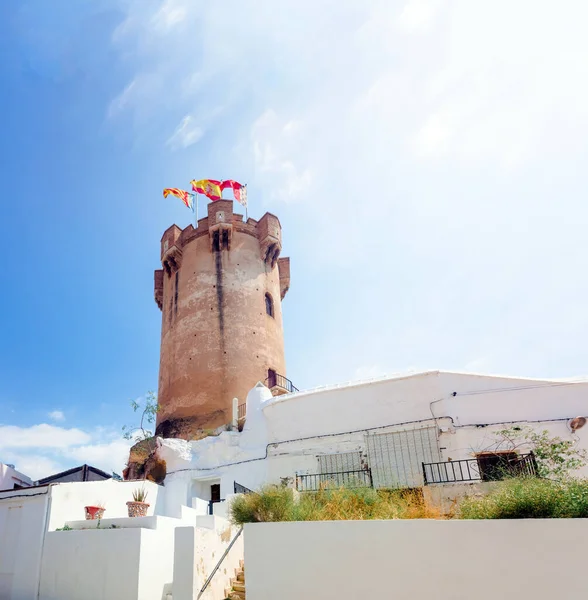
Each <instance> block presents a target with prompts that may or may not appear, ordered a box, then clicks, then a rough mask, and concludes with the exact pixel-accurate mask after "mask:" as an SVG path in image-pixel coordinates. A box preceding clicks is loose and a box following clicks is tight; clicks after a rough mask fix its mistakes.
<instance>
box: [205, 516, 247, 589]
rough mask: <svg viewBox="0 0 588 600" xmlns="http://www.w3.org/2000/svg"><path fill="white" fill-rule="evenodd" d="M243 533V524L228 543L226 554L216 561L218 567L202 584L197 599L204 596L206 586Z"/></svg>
mask: <svg viewBox="0 0 588 600" xmlns="http://www.w3.org/2000/svg"><path fill="white" fill-rule="evenodd" d="M242 533H243V526H241V529H239V531H238V532H237V535H236V536H235V537H234V538H233V539H232V540H231V543H230V544H229V545H228V547H227V549H226V550H225V552H224V554H223V555H222V556H221V557H220V560H219V561H218V562H217V563H216V567H214V569H213V570H212V573H211V574H210V575H209V576H208V579H207V580H206V581H205V582H204V585H203V586H202V589H201V590H200V592H199V593H198V596H196V598H197V600H199V599H200V597H201V596H202V594H204V592H205V590H206V588H207V587H208V585H209V584H210V582H211V581H212V578H213V577H214V574H215V573H216V572H217V571H218V570H219V568H220V566H221V564H222V563H223V560H225V558H226V556H227V554H228V553H229V552H230V551H231V548H232V547H233V545H234V543H235V542H236V541H237V538H238V537H239V536H240V535H241V534H242Z"/></svg>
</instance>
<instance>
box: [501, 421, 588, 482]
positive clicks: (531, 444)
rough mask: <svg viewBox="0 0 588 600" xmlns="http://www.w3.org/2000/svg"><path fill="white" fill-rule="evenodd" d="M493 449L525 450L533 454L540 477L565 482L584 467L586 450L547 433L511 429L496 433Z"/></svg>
mask: <svg viewBox="0 0 588 600" xmlns="http://www.w3.org/2000/svg"><path fill="white" fill-rule="evenodd" d="M495 435H496V444H495V450H519V449H523V450H528V451H531V452H533V454H535V458H536V459H537V468H538V471H539V476H540V477H545V478H547V479H557V480H561V479H565V478H566V477H567V476H568V475H569V473H570V471H575V470H576V469H579V468H580V467H583V466H584V465H585V464H586V457H587V455H586V451H585V450H583V449H581V448H577V447H576V445H575V443H574V442H573V441H571V440H564V439H562V438H560V437H557V436H555V437H550V435H549V431H547V430H546V429H544V430H543V431H536V430H534V429H533V428H532V427H529V426H528V425H527V426H523V427H519V426H513V427H508V428H507V429H501V430H500V431H497V432H496V434H495Z"/></svg>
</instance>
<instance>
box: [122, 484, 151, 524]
mask: <svg viewBox="0 0 588 600" xmlns="http://www.w3.org/2000/svg"><path fill="white" fill-rule="evenodd" d="M146 499H147V492H146V491H145V488H144V487H142V488H137V489H136V490H135V491H134V492H133V501H132V502H131V501H129V502H127V509H128V511H129V517H146V516H147V509H148V508H149V504H147V503H146V502H145V500H146Z"/></svg>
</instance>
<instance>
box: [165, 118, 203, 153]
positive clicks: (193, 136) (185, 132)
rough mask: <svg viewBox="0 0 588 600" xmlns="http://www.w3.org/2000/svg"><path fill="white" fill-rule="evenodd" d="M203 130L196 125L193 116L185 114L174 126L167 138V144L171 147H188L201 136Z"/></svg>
mask: <svg viewBox="0 0 588 600" xmlns="http://www.w3.org/2000/svg"><path fill="white" fill-rule="evenodd" d="M203 135H204V131H202V129H201V128H200V127H198V126H197V125H196V123H195V122H194V118H193V117H192V116H190V115H186V116H185V117H184V118H183V119H182V120H181V122H180V124H179V125H178V126H177V127H176V130H175V131H174V133H173V134H172V136H171V137H170V138H169V139H168V140H167V145H168V146H170V147H171V148H173V149H177V148H188V146H191V145H192V144H195V143H196V142H197V141H198V140H199V139H200V138H201V137H202V136H203Z"/></svg>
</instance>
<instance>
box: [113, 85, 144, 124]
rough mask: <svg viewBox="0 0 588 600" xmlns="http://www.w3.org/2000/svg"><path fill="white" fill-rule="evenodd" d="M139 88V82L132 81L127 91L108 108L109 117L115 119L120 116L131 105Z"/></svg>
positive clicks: (126, 88)
mask: <svg viewBox="0 0 588 600" xmlns="http://www.w3.org/2000/svg"><path fill="white" fill-rule="evenodd" d="M136 87H137V82H136V81H135V80H133V81H131V82H130V83H129V84H128V85H127V86H126V87H125V89H124V90H123V91H122V92H121V93H120V94H119V95H118V96H117V97H116V98H114V99H113V100H112V102H111V103H110V106H109V107H108V117H109V118H113V117H116V116H117V115H118V114H120V113H121V112H122V111H123V110H125V108H126V107H127V106H128V105H129V104H130V103H131V101H132V99H133V96H134V93H135V90H136Z"/></svg>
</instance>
